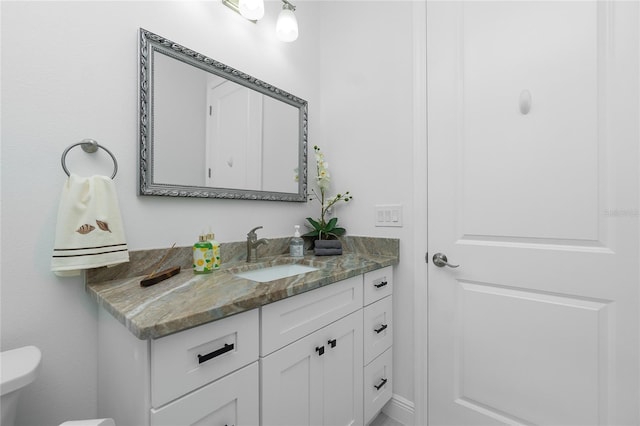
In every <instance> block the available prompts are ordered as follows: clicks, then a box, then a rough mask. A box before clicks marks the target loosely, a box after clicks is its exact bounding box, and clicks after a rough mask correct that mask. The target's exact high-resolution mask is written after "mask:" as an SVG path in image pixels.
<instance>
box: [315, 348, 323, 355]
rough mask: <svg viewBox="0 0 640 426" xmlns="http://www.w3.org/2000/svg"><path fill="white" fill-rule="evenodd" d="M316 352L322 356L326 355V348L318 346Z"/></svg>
mask: <svg viewBox="0 0 640 426" xmlns="http://www.w3.org/2000/svg"><path fill="white" fill-rule="evenodd" d="M316 352H318V355H320V356H322V355H324V346H316Z"/></svg>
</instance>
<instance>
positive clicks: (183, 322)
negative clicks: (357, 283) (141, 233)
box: [86, 237, 400, 339]
mask: <svg viewBox="0 0 640 426" xmlns="http://www.w3.org/2000/svg"><path fill="white" fill-rule="evenodd" d="M288 243H289V238H277V239H270V240H269V244H268V245H264V246H261V247H260V248H259V253H258V254H259V259H258V262H256V263H246V262H245V258H246V245H245V243H244V242H239V243H222V244H221V247H220V248H221V257H222V268H220V269H219V270H216V271H214V272H213V273H212V274H209V275H195V274H194V273H193V272H192V270H191V256H192V252H191V247H177V248H175V249H173V250H172V251H171V252H170V253H169V256H167V258H166V260H165V261H164V262H163V264H162V265H159V270H162V269H166V268H169V267H172V266H178V265H179V266H181V268H182V270H181V272H180V273H179V274H178V275H176V276H174V277H171V278H169V279H168V280H165V281H162V282H161V283H158V284H155V285H153V286H151V287H141V286H140V281H141V280H142V279H143V278H144V277H145V276H146V275H147V274H149V273H151V272H153V271H154V270H155V269H156V268H157V267H158V265H157V264H158V262H159V261H160V260H161V259H162V258H163V256H164V255H165V254H166V252H167V249H159V250H141V251H133V252H131V253H130V259H131V261H130V262H129V263H127V264H123V265H118V266H115V267H111V268H96V269H92V270H89V271H87V274H86V290H87V292H88V293H89V294H90V295H91V296H92V297H93V299H94V300H95V301H96V302H97V303H98V304H99V305H100V306H102V307H103V308H104V309H106V310H107V311H108V312H110V313H111V314H112V315H113V316H114V317H115V318H116V319H117V320H118V321H120V322H121V323H122V324H123V325H125V326H126V327H127V328H128V329H129V331H131V332H132V333H133V334H134V335H135V336H136V337H138V338H139V339H157V338H159V337H163V336H166V335H169V334H172V333H176V332H178V331H182V330H186V329H188V328H191V327H196V326H198V325H201V324H205V323H207V322H210V321H215V320H217V319H221V318H224V317H226V316H229V315H233V314H236V313H240V312H244V311H247V310H250V309H254V308H257V307H260V306H263V305H266V304H268V303H272V302H275V301H277V300H280V299H284V298H286V297H290V296H294V295H296V294H300V293H304V292H305V291H309V290H313V289H316V288H319V287H322V286H325V285H328V284H331V283H334V282H337V281H340V280H344V279H346V278H350V277H353V276H356V275H360V274H363V273H365V272H369V271H373V270H376V269H380V268H383V267H385V266H389V265H395V264H397V263H398V262H399V260H400V259H399V248H400V242H399V240H397V239H390V238H372V237H345V238H344V239H343V250H344V253H343V254H342V255H340V256H314V255H313V254H312V253H311V252H309V253H307V254H306V255H305V257H304V258H303V259H294V258H291V257H289V256H288ZM286 263H300V264H304V265H310V266H314V267H316V268H318V270H317V271H313V272H308V273H306V274H304V275H296V276H293V277H288V278H283V279H279V280H274V281H269V282H265V283H259V282H255V281H250V280H246V279H243V278H239V277H237V276H236V275H234V274H235V273H237V272H242V271H247V270H252V269H257V268H261V267H265V266H271V265H278V264H286Z"/></svg>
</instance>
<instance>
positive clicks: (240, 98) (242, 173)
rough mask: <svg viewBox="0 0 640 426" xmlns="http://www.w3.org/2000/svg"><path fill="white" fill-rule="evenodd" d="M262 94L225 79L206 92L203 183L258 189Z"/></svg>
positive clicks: (260, 162) (260, 168) (259, 186)
mask: <svg viewBox="0 0 640 426" xmlns="http://www.w3.org/2000/svg"><path fill="white" fill-rule="evenodd" d="M262 98H263V96H262V94H260V93H259V92H256V91H255V90H251V89H248V88H246V87H244V86H240V85H239V84H236V83H233V82H229V81H226V82H224V83H222V84H217V85H211V86H210V87H209V89H208V92H207V102H208V103H209V107H208V111H207V112H208V116H207V129H206V133H207V135H206V137H207V149H206V156H207V171H206V173H207V175H206V176H205V179H206V183H207V186H214V187H216V188H235V189H247V190H260V189H262V182H261V180H262Z"/></svg>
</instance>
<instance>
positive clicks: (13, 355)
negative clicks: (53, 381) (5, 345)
mask: <svg viewBox="0 0 640 426" xmlns="http://www.w3.org/2000/svg"><path fill="white" fill-rule="evenodd" d="M41 359H42V353H41V352H40V349H38V348H36V347H35V346H25V347H23V348H18V349H12V350H10V351H4V352H1V353H0V395H1V398H2V399H1V400H0V403H1V405H2V414H1V415H0V424H2V425H4V426H13V424H14V422H15V419H16V408H17V407H18V397H19V396H20V391H21V390H22V389H23V388H24V387H25V386H27V385H28V384H29V383H31V382H33V381H34V380H35V379H36V375H37V374H38V369H39V368H40V360H41Z"/></svg>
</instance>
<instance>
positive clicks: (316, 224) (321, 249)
mask: <svg viewBox="0 0 640 426" xmlns="http://www.w3.org/2000/svg"><path fill="white" fill-rule="evenodd" d="M313 150H314V153H315V157H316V172H317V175H316V185H317V186H318V192H319V193H318V192H316V191H315V189H312V190H311V192H312V195H311V197H309V200H313V199H315V200H317V201H318V202H319V203H320V217H319V218H317V219H314V218H311V217H308V218H307V222H309V224H308V225H307V227H309V228H310V229H311V230H310V231H309V232H307V233H306V234H304V235H303V237H310V238H314V240H315V242H314V251H315V254H316V255H330V254H342V243H341V242H340V240H338V237H339V236H341V235H344V234H345V232H346V230H345V229H344V228H342V227H339V226H338V218H337V217H332V218H330V219H328V220H327V216H328V215H329V214H330V212H331V209H332V207H333V206H334V205H335V204H337V203H339V202H340V201H344V202H345V203H347V202H349V200H351V198H353V197H352V196H351V194H350V193H349V191H347V192H345V193H344V194H336V195H335V196H333V197H330V196H328V191H329V186H330V183H331V177H330V175H329V171H328V168H329V164H328V163H327V162H326V161H325V158H324V154H323V153H322V151H321V150H320V148H319V147H318V146H317V145H314V147H313Z"/></svg>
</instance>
